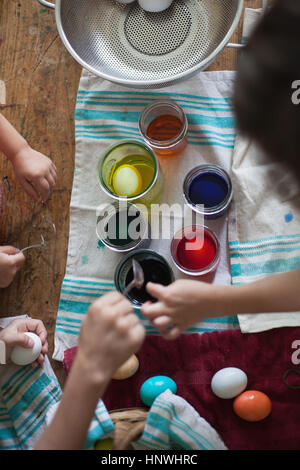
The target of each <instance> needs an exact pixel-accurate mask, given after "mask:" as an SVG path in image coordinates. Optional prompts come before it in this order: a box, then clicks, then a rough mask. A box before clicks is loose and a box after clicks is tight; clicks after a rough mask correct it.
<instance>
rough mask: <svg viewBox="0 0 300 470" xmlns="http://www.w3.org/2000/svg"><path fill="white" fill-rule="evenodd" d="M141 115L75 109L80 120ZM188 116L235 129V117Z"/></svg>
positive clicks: (135, 119) (125, 118)
mask: <svg viewBox="0 0 300 470" xmlns="http://www.w3.org/2000/svg"><path fill="white" fill-rule="evenodd" d="M139 117H140V113H138V112H132V111H130V112H125V111H100V110H96V109H86V108H85V109H81V108H77V109H76V111H75V119H76V120H79V121H80V120H82V121H85V120H96V119H110V120H113V121H122V122H138V120H139ZM187 118H188V121H189V123H190V124H198V125H207V126H213V127H217V128H219V129H226V128H227V129H233V128H234V127H235V119H234V118H233V117H221V116H205V115H202V114H199V113H197V114H187Z"/></svg>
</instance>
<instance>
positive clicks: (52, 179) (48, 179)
mask: <svg viewBox="0 0 300 470" xmlns="http://www.w3.org/2000/svg"><path fill="white" fill-rule="evenodd" d="M46 179H47V181H48V183H49V186H50V188H51V189H52V188H53V187H54V186H55V179H54V177H53V176H52V173H50V172H49V174H48V176H47V178H46Z"/></svg>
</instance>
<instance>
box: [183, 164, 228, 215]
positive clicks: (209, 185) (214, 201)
mask: <svg viewBox="0 0 300 470" xmlns="http://www.w3.org/2000/svg"><path fill="white" fill-rule="evenodd" d="M227 195H228V185H227V183H226V181H225V180H224V178H222V176H220V175H218V174H217V173H210V172H206V173H202V174H200V175H197V176H195V178H194V179H193V180H192V182H191V184H190V188H189V198H190V200H191V201H192V203H193V204H203V205H204V206H205V207H209V208H210V207H216V206H219V205H220V204H221V203H222V202H223V201H224V200H225V199H226V197H227Z"/></svg>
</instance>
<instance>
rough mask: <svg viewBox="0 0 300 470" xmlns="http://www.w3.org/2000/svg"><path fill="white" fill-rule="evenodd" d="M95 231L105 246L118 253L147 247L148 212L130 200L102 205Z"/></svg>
mask: <svg viewBox="0 0 300 470" xmlns="http://www.w3.org/2000/svg"><path fill="white" fill-rule="evenodd" d="M96 233H97V236H98V238H99V240H100V241H101V242H102V243H103V244H104V245H105V246H106V247H107V248H109V249H110V250H113V251H117V252H119V253H126V252H129V251H132V250H135V249H136V248H148V247H149V246H150V243H151V228H150V224H149V222H148V213H145V211H143V210H142V208H140V207H138V205H135V204H132V203H130V202H128V203H127V202H119V201H116V202H113V203H112V204H109V203H108V204H105V205H103V206H102V207H101V210H100V214H99V215H98V217H97V225H96Z"/></svg>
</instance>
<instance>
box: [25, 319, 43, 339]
mask: <svg viewBox="0 0 300 470" xmlns="http://www.w3.org/2000/svg"><path fill="white" fill-rule="evenodd" d="M26 328H27V331H31V332H32V333H36V334H37V335H38V336H39V337H40V340H41V342H42V344H45V343H46V338H47V330H46V328H45V326H44V323H43V322H42V321H41V320H36V319H34V318H30V319H28V320H26Z"/></svg>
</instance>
